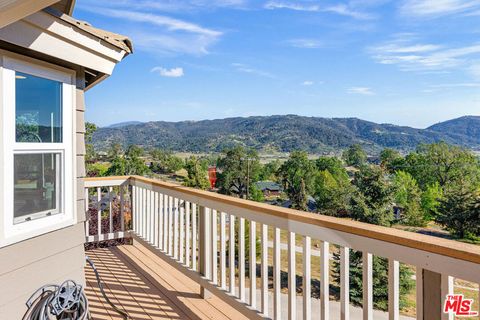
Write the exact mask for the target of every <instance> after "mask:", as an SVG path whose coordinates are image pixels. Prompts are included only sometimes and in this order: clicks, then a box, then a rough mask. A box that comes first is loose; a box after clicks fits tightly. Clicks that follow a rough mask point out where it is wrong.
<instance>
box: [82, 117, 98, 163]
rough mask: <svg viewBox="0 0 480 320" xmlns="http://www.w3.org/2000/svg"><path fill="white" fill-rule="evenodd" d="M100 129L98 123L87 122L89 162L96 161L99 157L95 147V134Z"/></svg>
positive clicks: (87, 160) (86, 143)
mask: <svg viewBox="0 0 480 320" xmlns="http://www.w3.org/2000/svg"><path fill="white" fill-rule="evenodd" d="M97 130H98V127H97V125H96V124H94V123H91V122H85V151H86V152H85V161H86V162H87V163H89V162H94V161H95V159H96V158H97V156H96V153H95V148H94V147H93V144H92V142H93V134H94V133H95V131H97Z"/></svg>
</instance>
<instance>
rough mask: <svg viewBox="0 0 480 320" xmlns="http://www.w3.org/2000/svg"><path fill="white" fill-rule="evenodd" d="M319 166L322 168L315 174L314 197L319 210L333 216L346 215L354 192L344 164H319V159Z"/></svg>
mask: <svg viewBox="0 0 480 320" xmlns="http://www.w3.org/2000/svg"><path fill="white" fill-rule="evenodd" d="M317 168H321V171H320V172H318V174H317V175H315V182H314V198H315V201H316V203H317V209H318V211H319V212H321V213H323V214H327V215H331V216H344V215H346V214H347V211H348V204H349V201H350V194H351V192H352V187H351V184H350V181H349V179H348V175H347V172H346V171H345V169H344V168H343V166H342V167H341V168H338V167H336V166H334V167H329V166H318V160H317ZM332 172H333V173H332Z"/></svg>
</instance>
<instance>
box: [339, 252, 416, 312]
mask: <svg viewBox="0 0 480 320" xmlns="http://www.w3.org/2000/svg"><path fill="white" fill-rule="evenodd" d="M372 267H373V268H372V269H373V305H374V307H375V308H376V309H379V310H383V311H386V310H387V309H388V260H387V259H385V258H382V257H378V256H373V263H372ZM399 275H400V295H399V298H400V308H401V309H402V308H404V307H406V306H407V303H408V301H407V295H408V294H409V293H410V292H411V290H412V289H413V287H414V281H413V280H412V275H413V272H412V271H411V270H410V269H409V268H408V267H407V266H405V265H403V264H400V272H399ZM333 278H334V279H335V280H336V281H337V282H338V283H340V255H339V253H338V252H336V253H334V254H333ZM350 301H351V302H352V303H353V304H354V305H357V306H362V305H363V261H362V252H360V251H354V250H350Z"/></svg>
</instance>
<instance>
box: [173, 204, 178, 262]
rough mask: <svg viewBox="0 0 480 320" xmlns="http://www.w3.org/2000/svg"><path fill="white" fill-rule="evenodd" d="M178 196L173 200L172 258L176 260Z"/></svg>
mask: <svg viewBox="0 0 480 320" xmlns="http://www.w3.org/2000/svg"><path fill="white" fill-rule="evenodd" d="M178 216H179V214H178V198H175V199H174V200H173V259H175V260H178V236H179V234H178V231H179V229H178V227H179V226H178Z"/></svg>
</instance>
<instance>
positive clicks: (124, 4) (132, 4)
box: [79, 0, 248, 12]
mask: <svg viewBox="0 0 480 320" xmlns="http://www.w3.org/2000/svg"><path fill="white" fill-rule="evenodd" d="M247 4H248V0H183V1H172V0H102V1H101V3H99V1H97V0H83V1H82V4H81V5H80V6H79V7H80V8H82V9H83V8H86V6H92V5H93V6H98V5H101V6H103V7H110V8H126V9H130V10H132V9H134V10H143V11H151V10H157V11H164V12H179V11H182V12H184V11H187V10H188V11H194V10H202V9H207V10H208V9H215V8H232V9H241V8H245V7H246V6H247Z"/></svg>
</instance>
